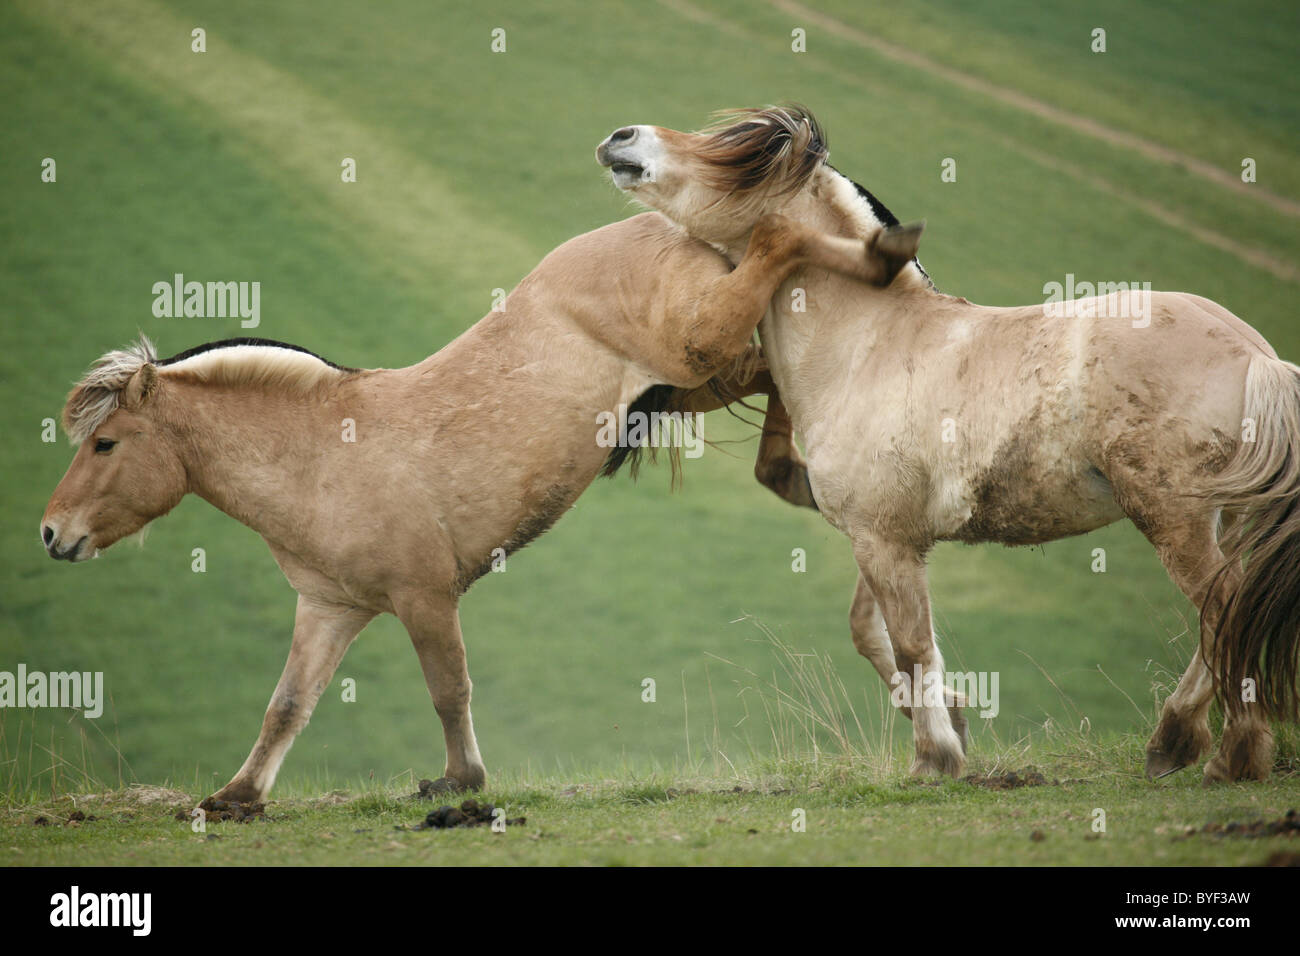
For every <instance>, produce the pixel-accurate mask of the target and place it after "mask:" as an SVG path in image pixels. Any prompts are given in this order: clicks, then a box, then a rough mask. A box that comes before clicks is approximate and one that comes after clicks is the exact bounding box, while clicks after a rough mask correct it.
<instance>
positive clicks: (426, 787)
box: [406, 777, 465, 800]
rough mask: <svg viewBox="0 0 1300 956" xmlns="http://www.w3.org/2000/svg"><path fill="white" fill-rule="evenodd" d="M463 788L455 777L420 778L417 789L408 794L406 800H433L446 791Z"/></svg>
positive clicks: (457, 790)
mask: <svg viewBox="0 0 1300 956" xmlns="http://www.w3.org/2000/svg"><path fill="white" fill-rule="evenodd" d="M464 789H465V788H464V787H462V786H461V785H460V781H459V780H457V779H456V778H455V777H439V778H438V779H437V780H421V781H420V783H419V789H417V790H416V791H415V793H413V794H411V795H410V796H408V797H407V798H406V799H407V800H434V799H436V798H437V797H440V796H442V795H443V794H446V793H459V792H460V791H462V790H464Z"/></svg>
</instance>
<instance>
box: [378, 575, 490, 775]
mask: <svg viewBox="0 0 1300 956" xmlns="http://www.w3.org/2000/svg"><path fill="white" fill-rule="evenodd" d="M394 604H395V609H396V611H397V616H398V617H399V618H400V619H401V621H402V624H404V625H405V626H406V630H407V633H408V634H410V636H411V643H412V644H413V645H414V646H415V653H416V654H417V655H418V656H419V658H420V668H421V669H422V670H423V671H424V680H425V683H426V684H427V685H428V687H429V696H430V697H431V698H433V708H434V710H436V711H437V712H438V719H439V720H440V721H442V735H443V739H444V740H445V741H446V744H447V766H446V769H445V770H444V771H443V775H442V778H441V779H440V780H437V781H435V782H434V789H435V790H479V789H481V788H482V787H483V784H484V783H485V782H486V781H487V770H486V768H485V767H484V766H483V758H482V757H481V756H480V755H479V752H478V741H477V740H476V739H475V738H474V720H473V718H472V717H471V716H470V712H469V702H470V696H471V692H472V690H473V684H472V683H471V682H470V679H469V666H468V664H467V662H466V660H465V641H464V639H463V638H462V637H461V633H460V615H459V613H458V611H457V606H456V605H457V602H456V599H455V598H453V597H450V596H448V595H441V594H424V593H420V594H415V595H411V596H409V597H406V598H403V599H401V600H398V601H394Z"/></svg>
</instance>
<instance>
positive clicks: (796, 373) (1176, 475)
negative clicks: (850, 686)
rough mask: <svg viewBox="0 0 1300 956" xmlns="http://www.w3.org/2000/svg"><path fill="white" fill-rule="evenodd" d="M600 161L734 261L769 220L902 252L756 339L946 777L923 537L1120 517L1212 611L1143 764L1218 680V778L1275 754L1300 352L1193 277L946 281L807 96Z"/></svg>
mask: <svg viewBox="0 0 1300 956" xmlns="http://www.w3.org/2000/svg"><path fill="white" fill-rule="evenodd" d="M597 155H598V158H599V159H600V161H601V162H602V163H603V164H604V165H606V166H610V167H611V168H612V169H613V170H614V171H615V176H614V178H615V182H616V184H617V185H619V186H620V187H621V188H623V189H625V190H627V191H628V192H629V193H631V195H632V196H634V197H635V199H636V200H638V201H639V202H641V203H643V204H644V205H646V206H649V207H651V208H653V209H657V210H659V211H661V212H663V213H664V214H665V215H667V216H668V217H669V218H671V219H673V220H674V221H676V222H678V223H680V224H681V225H682V226H684V227H685V228H686V229H687V230H688V231H689V232H690V233H691V234H692V235H694V236H696V237H698V238H700V239H703V240H706V241H708V242H710V243H712V244H713V245H714V246H715V247H716V248H719V249H722V250H723V251H724V252H725V253H726V255H727V256H728V257H729V258H731V259H732V261H736V260H737V258H738V257H739V255H740V253H741V252H742V251H743V250H744V249H745V245H746V243H747V242H748V241H749V236H750V233H751V230H752V229H753V227H754V225H755V224H756V223H757V222H760V221H762V217H764V216H768V215H772V214H780V215H784V216H787V217H790V218H792V219H794V220H796V221H798V222H800V223H803V224H804V225H806V226H808V227H809V228H813V229H818V230H822V231H825V232H827V233H830V234H832V235H839V236H846V237H848V236H853V237H858V238H861V239H865V240H868V241H869V242H871V243H872V244H873V245H875V246H876V247H877V248H878V250H879V251H881V252H882V254H883V255H884V256H885V258H886V260H888V259H889V256H891V255H892V256H893V266H891V267H897V268H899V269H900V270H901V271H900V272H899V275H898V278H897V280H896V281H894V282H893V283H892V284H889V285H888V286H887V287H872V286H868V285H864V284H860V283H852V282H845V281H843V280H842V279H840V278H839V277H838V276H835V275H832V274H830V273H828V272H826V271H825V270H823V269H820V268H817V267H816V266H810V267H808V268H805V269H800V270H797V271H796V272H795V273H793V274H792V275H791V276H790V277H789V278H787V279H786V280H785V282H784V284H783V285H782V287H781V288H780V289H779V290H778V292H777V294H776V296H775V297H774V298H773V300H772V304H771V308H770V310H769V311H768V313H767V315H766V316H765V317H764V319H763V321H762V322H761V324H760V326H759V334H760V339H761V341H762V344H763V350H764V353H765V355H766V357H767V361H768V363H769V365H770V367H771V373H772V377H773V379H774V381H775V383H776V385H777V387H778V389H779V391H780V394H781V397H782V399H783V400H784V402H785V404H786V406H787V407H788V408H789V411H790V417H791V418H792V420H793V422H794V426H795V429H796V431H797V432H798V433H799V434H801V435H802V438H803V441H804V453H805V455H806V457H807V464H808V476H809V479H810V481H811V484H812V491H813V493H814V495H815V497H816V501H817V504H818V505H819V506H820V509H821V511H822V513H823V514H824V515H825V516H826V518H827V520H828V521H830V522H831V524H833V525H834V526H835V527H837V528H838V529H840V530H841V531H842V532H844V533H845V534H846V535H848V536H849V538H850V539H852V542H853V550H854V555H855V557H856V558H857V562H858V567H859V569H860V571H861V577H860V580H859V584H858V590H857V594H856V595H855V597H854V602H853V611H852V626H853V638H854V642H855V643H856V645H857V648H858V650H859V651H860V652H861V653H862V654H863V655H864V656H866V657H867V658H869V659H870V660H871V662H872V663H873V664H874V665H875V666H876V668H877V669H878V670H879V672H880V674H881V676H882V677H883V678H885V680H886V681H888V682H890V683H891V684H897V683H900V682H902V683H904V684H906V685H908V686H909V687H910V688H911V693H910V694H909V695H908V696H909V699H910V700H911V704H912V713H911V716H912V717H913V723H914V738H915V744H916V761H915V764H914V770H915V771H916V772H926V771H941V772H946V773H950V774H954V775H955V774H957V773H959V772H960V769H961V767H962V764H963V758H964V743H965V741H964V737H963V736H962V735H961V734H959V733H957V732H956V730H955V729H954V724H953V720H952V717H953V716H957V714H958V709H959V706H960V704H961V701H960V700H956V699H954V697H953V696H952V694H951V692H948V695H947V698H946V699H939V700H933V699H931V698H928V697H926V695H924V694H922V693H921V690H922V689H923V688H918V687H915V686H914V685H915V676H916V675H919V676H920V677H921V679H922V680H923V681H924V683H925V685H926V686H927V687H928V686H932V685H933V684H934V683H935V681H936V679H937V680H939V681H941V680H942V679H943V661H942V658H941V656H940V654H939V651H938V648H937V646H936V644H935V641H934V636H933V626H932V623H931V615H930V602H929V595H928V587H927V582H926V570H925V556H926V553H927V551H929V549H930V548H931V547H932V546H933V545H934V543H935V542H936V541H949V540H955V541H964V542H971V543H974V542H986V541H997V542H1002V543H1004V544H1010V545H1019V544H1037V543H1040V542H1046V541H1053V540H1056V539H1058V538H1062V537H1065V536H1067V535H1075V534H1081V533H1083V532H1086V531H1091V530H1093V529H1095V528H1099V527H1102V526H1103V525H1106V524H1110V523H1111V522H1113V521H1116V520H1118V519H1120V518H1123V517H1127V518H1129V519H1130V520H1132V522H1133V523H1134V524H1135V525H1136V526H1137V528H1138V529H1139V530H1140V531H1141V532H1142V533H1143V534H1144V535H1145V536H1146V537H1147V539H1148V540H1149V541H1150V542H1151V543H1152V545H1154V546H1155V548H1156V551H1157V553H1158V554H1159V556H1160V559H1161V561H1162V562H1163V563H1164V566H1165V568H1166V570H1167V571H1168V572H1169V575H1170V577H1171V578H1172V579H1173V581H1174V583H1175V584H1177V585H1178V587H1179V588H1180V589H1181V590H1182V591H1183V593H1184V594H1186V595H1187V596H1188V598H1190V599H1191V600H1192V602H1193V603H1195V604H1196V606H1197V607H1198V608H1199V609H1200V633H1201V639H1200V645H1199V651H1198V653H1196V654H1194V655H1193V658H1192V661H1191V663H1190V664H1189V665H1188V667H1187V670H1186V673H1185V674H1184V675H1183V677H1182V680H1181V681H1180V682H1179V685H1178V688H1177V689H1176V690H1175V692H1174V693H1173V694H1171V695H1170V696H1169V698H1168V699H1167V700H1166V701H1165V703H1164V707H1163V710H1162V713H1161V718H1160V722H1159V724H1158V726H1157V727H1156V730H1155V733H1154V735H1153V736H1152V738H1151V740H1150V742H1149V744H1148V747H1147V755H1146V769H1147V773H1148V774H1149V775H1151V776H1159V775H1163V774H1165V773H1169V772H1171V771H1173V770H1176V769H1179V768H1180V767H1183V766H1186V765H1189V764H1193V763H1195V762H1196V761H1197V760H1198V759H1199V758H1200V756H1201V755H1202V754H1203V753H1204V752H1205V751H1206V750H1207V749H1208V748H1209V746H1210V744H1211V742H1212V738H1211V734H1210V729H1209V724H1208V719H1207V716H1208V710H1209V706H1210V703H1211V701H1212V700H1213V698H1214V696H1215V692H1216V688H1217V689H1218V691H1219V696H1220V697H1221V699H1222V700H1223V702H1224V705H1225V713H1226V722H1225V726H1224V731H1223V742H1222V745H1221V747H1220V749H1219V751H1218V753H1217V754H1216V755H1215V756H1214V757H1213V759H1211V760H1210V762H1209V763H1208V764H1207V766H1206V768H1205V779H1206V781H1207V782H1208V781H1214V780H1224V779H1227V780H1231V779H1241V778H1262V777H1265V776H1266V775H1267V774H1268V773H1269V770H1270V768H1271V763H1272V752H1273V742H1272V734H1271V732H1270V729H1269V725H1268V722H1267V719H1266V718H1268V717H1279V718H1294V717H1295V714H1296V698H1297V694H1296V652H1297V646H1298V645H1300V368H1297V367H1296V366H1295V365H1293V364H1291V363H1289V362H1284V361H1281V360H1280V359H1279V358H1278V357H1277V354H1276V353H1275V352H1274V350H1273V349H1272V348H1271V347H1270V346H1269V344H1268V343H1267V342H1266V341H1265V340H1264V339H1263V337H1262V336H1260V334H1259V333H1258V332H1256V331H1255V330H1254V329H1252V328H1251V327H1250V326H1249V325H1247V324H1246V323H1245V322H1243V321H1242V320H1241V319H1239V318H1237V317H1236V316H1235V315H1233V314H1232V313H1230V312H1229V311H1228V310H1227V309H1225V308H1223V307H1222V306H1220V305H1218V304H1216V303H1214V302H1211V301H1209V300H1207V299H1203V298H1201V297H1199V296H1196V295H1190V294H1187V293H1179V292H1155V293H1143V292H1140V291H1132V292H1127V293H1115V294H1112V295H1110V296H1107V297H1099V298H1094V299H1085V300H1080V301H1078V302H1075V303H1073V304H1072V307H1071V308H1069V309H1059V308H1058V309H1050V308H1049V309H1045V308H1044V306H1042V305H1033V306H1023V307H1017V308H989V307H984V306H978V305H972V304H971V303H969V302H967V301H966V300H965V299H960V298H954V297H952V296H949V295H943V294H941V293H939V292H937V291H936V290H935V289H934V287H933V285H932V283H931V282H930V281H929V278H928V277H927V276H926V274H925V272H924V271H923V270H922V269H921V268H920V265H919V263H917V262H916V261H915V259H914V254H915V251H916V240H917V239H918V237H919V228H916V227H903V226H900V225H898V220H897V219H896V218H895V217H894V216H893V215H892V214H891V213H890V212H889V211H888V210H887V209H886V208H885V207H884V205H883V204H881V203H880V202H879V200H877V199H876V198H875V197H874V196H872V195H871V194H870V193H869V192H868V191H867V190H865V189H863V188H862V187H860V186H857V185H856V184H855V183H853V182H852V181H850V180H849V179H848V178H846V177H845V176H843V175H841V174H840V173H839V172H837V171H836V170H835V169H833V168H832V167H830V166H829V165H827V164H826V158H827V149H826V139H825V136H824V134H823V132H822V130H821V128H820V127H819V125H818V124H817V122H816V120H815V119H814V118H813V117H812V115H811V114H810V113H808V112H807V111H806V110H803V109H801V108H798V107H791V108H775V107H774V108H768V109H761V110H742V111H736V112H734V113H731V114H729V115H727V116H726V117H725V118H723V119H721V120H720V121H719V122H718V123H717V124H715V125H714V126H713V127H711V128H709V129H706V130H704V131H702V132H700V133H694V134H692V133H683V132H678V131H675V130H669V129H663V128H661V127H656V126H627V127H623V128H621V129H619V130H616V131H615V132H614V133H613V134H612V135H611V136H610V137H609V138H608V139H607V140H605V142H604V143H602V144H601V146H600V147H599V148H598V154H597ZM756 156H757V157H759V159H758V160H757V161H755V159H754V157H756ZM882 229H883V231H882ZM796 288H797V289H799V290H801V291H802V295H801V296H800V297H798V298H797V299H796V297H793V296H792V294H791V293H792V291H793V290H795V289H796ZM1147 296H1149V299H1147V298H1146V297H1147ZM796 301H798V302H799V303H801V304H802V305H803V306H804V308H805V309H806V311H801V310H796V309H795V308H794V307H793V306H794V303H795V302H796ZM1061 312H1064V313H1065V314H1059V313H1061ZM1256 695H1257V696H1256ZM949 708H951V709H952V711H953V713H952V714H951V715H950V713H949ZM963 723H964V722H963ZM958 729H960V728H958Z"/></svg>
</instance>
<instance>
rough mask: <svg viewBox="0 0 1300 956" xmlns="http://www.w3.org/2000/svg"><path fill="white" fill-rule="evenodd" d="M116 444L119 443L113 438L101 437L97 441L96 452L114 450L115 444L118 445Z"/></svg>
mask: <svg viewBox="0 0 1300 956" xmlns="http://www.w3.org/2000/svg"><path fill="white" fill-rule="evenodd" d="M116 444H117V442H116V441H114V440H113V439H111V438H101V439H99V440H98V441H96V442H95V451H96V452H109V451H112V450H113V446H114V445H116Z"/></svg>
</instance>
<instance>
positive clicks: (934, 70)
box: [769, 0, 1300, 218]
mask: <svg viewBox="0 0 1300 956" xmlns="http://www.w3.org/2000/svg"><path fill="white" fill-rule="evenodd" d="M769 2H770V3H771V5H772V6H773V7H775V8H776V9H778V10H780V11H781V12H782V13H786V14H789V15H790V16H792V17H799V18H800V19H802V20H806V21H807V22H808V23H814V24H816V25H817V26H819V27H821V28H822V29H824V30H828V31H830V32H831V33H833V34H834V35H835V36H837V37H838V38H839V39H841V40H846V41H848V42H849V43H852V44H854V45H855V46H860V47H865V48H867V49H869V50H871V51H872V52H874V53H878V54H880V55H881V56H883V57H887V58H889V59H891V60H893V61H894V62H896V63H903V64H905V65H907V66H910V67H914V68H915V69H918V70H922V71H924V72H926V73H929V74H930V75H932V76H937V77H940V78H941V79H944V80H947V81H948V82H949V83H952V84H954V85H956V86H960V87H962V88H963V89H965V90H969V91H971V92H973V93H978V94H980V95H982V96H986V97H988V98H989V99H992V100H996V101H997V102H999V103H1002V104H1003V105H1005V106H1011V107H1013V108H1015V109H1018V110H1021V111H1022V112H1025V113H1030V114H1032V115H1034V116H1037V117H1038V118H1039V119H1044V120H1047V121H1048V122H1050V123H1055V124H1057V125H1059V126H1064V127H1066V128H1067V129H1070V130H1072V131H1073V132H1075V133H1080V134H1082V135H1084V136H1089V137H1091V138H1093V139H1097V140H1101V141H1102V142H1104V143H1108V144H1110V145H1111V146H1119V147H1121V148H1123V149H1128V150H1132V151H1133V152H1136V153H1139V154H1140V155H1142V156H1145V157H1146V158H1147V159H1151V160H1155V161H1156V162H1162V163H1170V164H1172V165H1175V166H1181V167H1182V168H1184V169H1186V170H1187V171H1188V172H1189V173H1191V174H1192V175H1193V176H1197V177H1199V178H1201V179H1204V180H1205V181H1206V182H1209V183H1213V184H1214V185H1216V186H1219V187H1221V188H1223V189H1227V190H1230V191H1232V192H1234V193H1237V194H1238V195H1241V196H1248V197H1250V198H1251V199H1254V200H1257V201H1259V202H1262V203H1264V204H1266V205H1268V206H1269V207H1271V208H1272V209H1274V210H1275V211H1277V212H1280V213H1283V214H1285V215H1288V216H1292V217H1298V218H1300V202H1297V201H1295V200H1294V199H1291V198H1289V197H1287V196H1282V195H1279V194H1278V193H1275V192H1271V191H1270V190H1268V189H1265V188H1264V187H1262V186H1260V185H1258V184H1257V183H1244V182H1242V181H1241V177H1240V175H1237V174H1235V173H1231V172H1229V171H1227V170H1225V169H1221V168H1219V167H1218V166H1216V165H1214V164H1213V163H1208V162H1206V161H1205V160H1203V159H1197V158H1196V157H1195V156H1192V155H1190V154H1188V153H1184V152H1182V151H1181V150H1177V149H1174V148H1172V147H1170V146H1164V145H1161V144H1160V143H1157V142H1155V141H1153V140H1149V139H1146V138H1145V137H1142V136H1139V135H1137V134H1136V133H1129V132H1126V131H1125V130H1120V129H1116V128H1114V127H1113V126H1107V125H1106V124H1105V123H1100V122H1098V121H1097V120H1095V119H1092V118H1091V117H1089V116H1082V115H1080V114H1078V113H1072V112H1070V111H1069V110H1065V109H1061V108H1060V107H1057V106H1053V105H1052V104H1050V103H1047V102H1044V101H1043V100H1040V99H1037V98H1035V97H1032V96H1030V95H1028V94H1027V93H1022V92H1020V91H1019V90H1016V89H1012V88H1011V87H1007V86H1000V85H999V84H997V83H992V82H990V81H988V80H985V79H983V78H981V77H978V76H975V75H974V74H971V73H965V72H963V71H962V70H958V69H956V68H954V67H951V66H946V65H944V64H943V63H940V62H938V61H936V60H932V59H931V58H930V57H928V56H926V55H924V54H922V53H917V52H916V51H915V50H909V49H907V48H906V47H901V46H897V45H896V44H893V43H890V42H888V41H886V40H882V39H880V38H879V37H874V36H872V35H871V34H869V33H866V32H864V31H862V30H859V29H857V28H856V27H853V26H850V25H849V24H847V23H845V22H844V21H842V20H837V19H835V18H834V17H832V16H830V15H828V14H825V13H819V12H818V11H816V10H813V9H811V8H810V7H806V6H804V5H803V4H802V3H799V2H798V0H769Z"/></svg>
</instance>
